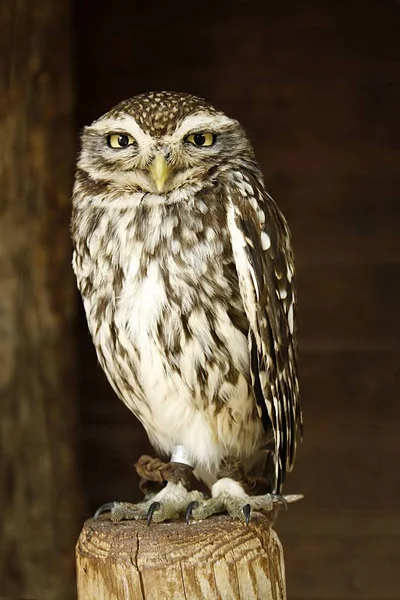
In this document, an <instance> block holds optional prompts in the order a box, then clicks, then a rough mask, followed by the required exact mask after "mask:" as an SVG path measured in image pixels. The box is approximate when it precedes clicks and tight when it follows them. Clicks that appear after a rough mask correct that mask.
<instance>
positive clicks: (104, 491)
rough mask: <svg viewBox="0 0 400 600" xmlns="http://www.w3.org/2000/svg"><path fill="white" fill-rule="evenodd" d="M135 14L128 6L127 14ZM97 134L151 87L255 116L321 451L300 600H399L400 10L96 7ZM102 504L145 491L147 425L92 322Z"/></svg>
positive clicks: (89, 27)
mask: <svg viewBox="0 0 400 600" xmlns="http://www.w3.org/2000/svg"><path fill="white" fill-rule="evenodd" d="M117 4H118V8H117ZM76 19H77V21H76V22H77V35H76V45H77V51H76V57H77V71H78V82H79V89H78V93H79V98H80V99H79V102H78V115H79V123H78V125H79V126H81V125H82V124H84V123H88V122H90V121H91V120H93V119H94V118H96V117H97V116H99V115H100V114H101V113H102V112H104V111H106V110H107V109H108V108H110V107H111V106H112V105H113V104H114V103H116V102H117V101H119V100H120V99H122V98H124V97H128V96H130V95H133V94H135V93H138V92H141V91H145V90H150V89H162V88H166V89H178V90H185V91H190V92H192V93H197V94H200V95H204V96H205V97H207V98H208V99H209V100H211V101H212V102H214V103H215V104H217V105H218V106H219V107H221V108H222V109H224V110H225V111H226V112H227V113H228V114H230V115H232V116H235V117H237V118H238V119H240V120H241V121H242V122H243V124H244V125H245V127H246V128H247V130H248V132H249V134H250V136H251V138H252V140H253V141H254V145H255V148H256V152H257V156H258V158H259V160H260V163H261V164H262V167H263V170H264V173H265V176H266V180H267V182H268V188H269V190H270V192H271V193H272V195H273V196H274V197H276V198H277V199H278V201H279V204H280V205H281V207H282V208H283V210H284V212H285V214H286V216H287V218H288V220H289V223H290V225H291V229H292V232H293V238H294V245H295V250H296V257H297V264H298V273H299V295H300V326H301V335H300V344H301V346H300V348H301V379H302V392H303V403H304V413H305V441H304V444H303V446H302V448H301V450H300V453H299V459H298V464H297V468H295V471H294V473H293V475H292V476H291V477H290V478H289V480H288V484H287V488H286V490H287V491H300V492H303V493H305V495H306V499H305V500H304V502H303V503H302V504H301V505H298V506H296V507H293V508H291V509H290V511H289V512H288V514H287V515H283V516H282V517H281V519H280V521H279V531H280V534H281V537H282V540H283V541H284V546H285V552H286V567H287V577H288V587H289V598H291V599H293V600H295V599H296V600H299V599H300V598H302V599H303V600H305V599H307V600H311V599H317V598H318V599H326V600H327V599H329V600H339V599H340V600H345V599H350V598H359V599H361V598H362V599H367V598H368V599H369V600H378V599H379V600H389V599H392V600H394V599H395V598H397V599H398V598H399V597H400V575H399V573H400V514H399V497H400V483H399V482H400V478H399V467H398V465H399V459H400V436H399V425H400V402H399V388H400V377H399V371H400V368H399V362H400V351H399V333H400V319H399V305H400V283H399V282H400V236H399V227H400V198H399V184H400V174H399V162H400V150H399V143H398V140H399V119H398V112H399V106H400V86H399V83H400V72H399V58H400V51H399V48H400V44H399V32H400V3H399V2H392V1H389V0H381V1H378V0H375V1H373V0H364V1H361V0H355V1H350V2H320V1H317V0H315V1H306V2H301V3H298V2H294V1H287V2H245V1H242V2H238V1H235V2H232V1H230V2H228V1H226V0H224V1H220V2H213V3H202V4H201V6H198V5H197V4H196V5H195V4H194V3H193V4H192V3H188V2H184V1H183V0H182V1H177V2H175V3H161V2H159V3H158V2H156V3H154V2H151V3H140V4H139V3H133V2H131V0H119V1H118V3H114V4H113V8H111V2H110V3H109V4H101V3H99V2H98V0H81V1H80V2H79V3H78V8H77V14H76ZM81 352H82V363H81V364H82V373H81V386H82V396H83V401H82V405H81V422H82V430H81V433H82V457H83V468H84V481H85V485H86V490H87V501H88V508H90V509H91V510H93V508H94V507H95V506H96V505H98V504H100V503H102V502H103V501H107V500H110V499H114V498H120V499H128V498H132V497H135V494H136V487H135V481H134V476H133V473H132V469H131V465H132V463H134V461H135V458H136V457H137V455H138V454H139V453H141V452H142V451H144V450H146V449H147V446H146V440H145V436H144V434H143V431H142V429H141V428H140V426H138V425H137V424H136V422H135V420H134V419H133V417H132V418H131V417H130V415H129V413H128V412H127V410H126V409H125V408H124V407H123V406H122V405H121V404H120V403H118V402H117V401H116V400H115V399H114V397H113V394H112V393H111V392H110V389H109V387H108V385H107V383H106V381H105V379H104V377H103V375H102V373H101V371H100V368H99V367H97V366H96V361H95V358H94V352H93V349H92V347H91V342H90V340H89V336H88V334H87V332H86V328H85V323H84V320H83V318H82V347H81Z"/></svg>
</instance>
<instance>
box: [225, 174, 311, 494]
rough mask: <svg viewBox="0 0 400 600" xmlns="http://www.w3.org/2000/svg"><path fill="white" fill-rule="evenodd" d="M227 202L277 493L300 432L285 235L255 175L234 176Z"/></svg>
mask: <svg viewBox="0 0 400 600" xmlns="http://www.w3.org/2000/svg"><path fill="white" fill-rule="evenodd" d="M229 201H230V206H229V211H228V225H229V230H230V235H231V242H232V249H233V254H234V258H235V263H236V269H237V272H238V276H239V285H240V291H241V295H242V299H243V304H244V308H245V311H246V314H247V317H248V319H249V323H250V331H249V348H250V355H251V360H250V365H251V377H252V383H253V389H254V394H255V399H256V402H257V404H258V407H259V414H260V415H261V419H262V421H263V424H264V427H265V429H266V430H269V429H271V428H272V430H273V433H274V440H275V477H274V479H275V482H274V488H275V491H278V492H279V491H280V490H281V487H282V484H283V481H284V479H285V475H286V473H287V472H288V471H290V470H291V468H292V466H293V463H294V460H295V454H296V440H297V434H298V433H300V434H301V430H302V416H301V408H300V401H299V385H298V377H297V339H296V290H295V271H294V261H293V252H292V248H291V240H290V232H289V229H288V226H287V224H286V221H285V219H284V217H283V215H282V213H281V212H280V211H279V209H278V207H277V206H276V204H275V202H274V201H273V199H272V198H271V197H270V196H269V195H268V194H267V193H266V192H265V190H264V187H263V185H262V183H261V181H260V180H258V179H257V177H256V176H254V175H251V174H250V173H245V174H243V173H239V172H235V185H234V186H232V190H231V195H230V198H229Z"/></svg>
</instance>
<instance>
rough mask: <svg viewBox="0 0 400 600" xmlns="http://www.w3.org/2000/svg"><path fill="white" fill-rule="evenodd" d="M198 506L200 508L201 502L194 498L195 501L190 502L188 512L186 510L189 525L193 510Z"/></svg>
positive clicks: (186, 519)
mask: <svg viewBox="0 0 400 600" xmlns="http://www.w3.org/2000/svg"><path fill="white" fill-rule="evenodd" d="M196 508H199V503H198V502H197V501H196V500H193V502H189V504H188V506H187V509H186V512H185V521H186V523H187V524H188V525H189V522H190V517H191V515H192V511H193V510H195V509H196Z"/></svg>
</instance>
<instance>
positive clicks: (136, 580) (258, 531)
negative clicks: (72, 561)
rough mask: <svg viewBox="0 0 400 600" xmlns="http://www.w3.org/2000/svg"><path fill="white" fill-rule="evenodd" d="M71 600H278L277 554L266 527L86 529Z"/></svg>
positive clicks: (127, 525)
mask: <svg viewBox="0 0 400 600" xmlns="http://www.w3.org/2000/svg"><path fill="white" fill-rule="evenodd" d="M76 555H77V573H78V600H91V599H92V598H93V599H96V600H114V599H118V600H121V599H122V598H123V599H124V600H204V599H207V600H259V599H260V598H262V599H263V600H284V599H285V598H286V591H285V571H284V563H283V553H282V547H281V544H280V542H279V539H278V537H277V535H276V533H275V532H274V531H273V530H272V529H271V528H270V527H269V524H268V520H267V519H265V518H260V519H259V520H254V521H252V522H251V523H250V525H249V527H245V525H243V524H242V523H237V522H235V521H232V519H230V518H229V517H225V516H221V517H212V518H211V519H207V520H206V521H203V522H200V523H192V524H191V525H190V526H188V525H186V523H184V522H176V523H163V524H158V525H157V526H152V527H150V528H149V527H148V526H147V525H146V524H145V523H143V522H124V523H118V524H116V523H112V522H111V521H109V520H97V521H94V520H93V519H91V520H89V521H87V522H86V523H85V525H84V528H83V530H82V533H81V535H80V538H79V540H78V543H77V548H76Z"/></svg>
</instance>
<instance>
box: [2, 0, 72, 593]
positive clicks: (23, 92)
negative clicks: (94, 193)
mask: <svg viewBox="0 0 400 600" xmlns="http://www.w3.org/2000/svg"><path fill="white" fill-rule="evenodd" d="M69 4H70V3H69V2H68V1H67V0H60V1H59V2H57V3H53V2H51V0H50V1H48V0H38V1H37V2H36V1H35V2H31V1H30V0H20V1H18V2H7V1H6V2H1V3H0V39H1V44H2V49H1V63H2V64H1V67H2V68H1V70H0V76H1V82H0V87H1V97H0V114H1V118H0V138H1V140H3V142H2V150H1V153H0V174H1V199H0V240H1V241H0V290H1V293H0V407H1V408H0V411H1V417H0V506H1V519H0V594H2V595H8V596H14V597H17V598H19V597H26V598H37V599H39V598H40V599H41V600H62V599H63V598H65V597H67V598H72V597H73V594H74V587H75V586H74V571H73V568H74V562H73V548H74V544H75V541H76V536H77V535H78V531H79V514H78V505H79V493H78V489H79V486H78V474H77V466H76V465H77V463H76V454H75V447H74V444H75V439H76V405H75V402H76V386H75V383H76V379H75V373H76V370H75V367H76V364H75V362H74V358H75V357H76V346H75V342H76V337H75V329H74V326H75V314H76V297H75V293H74V288H75V284H74V281H73V278H72V273H71V268H70V242H69V233H68V222H69V213H70V186H71V174H72V163H73V158H74V135H73V119H72V111H73V93H72V90H73V88H72V65H71V62H72V61H71V57H70V27H69V22H70V6H69Z"/></svg>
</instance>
